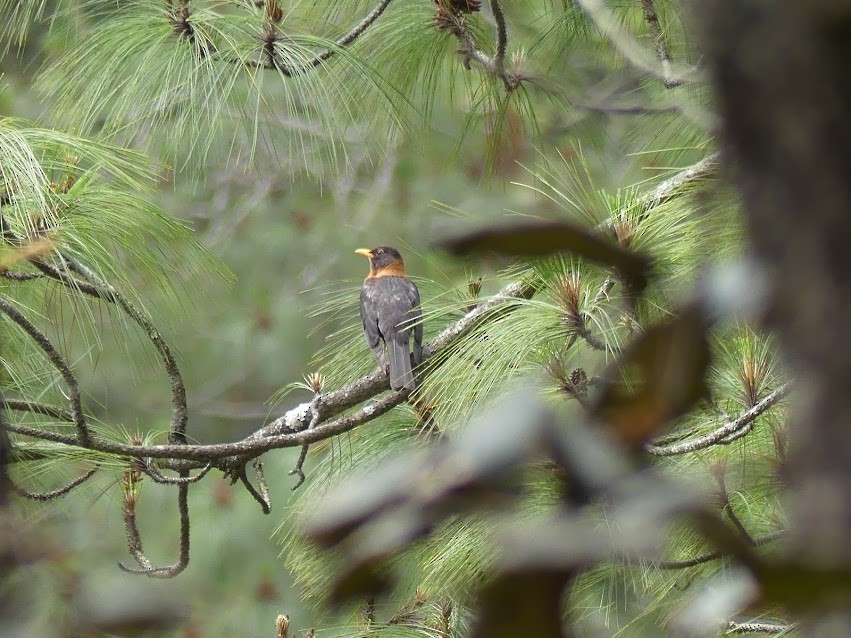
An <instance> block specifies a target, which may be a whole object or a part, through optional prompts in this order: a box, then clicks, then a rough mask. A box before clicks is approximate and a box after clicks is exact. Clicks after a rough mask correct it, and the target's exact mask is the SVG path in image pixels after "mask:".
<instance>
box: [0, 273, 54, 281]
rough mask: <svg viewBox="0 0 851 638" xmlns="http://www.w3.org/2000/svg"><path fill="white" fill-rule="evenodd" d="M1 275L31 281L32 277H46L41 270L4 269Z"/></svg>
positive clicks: (14, 279) (13, 279)
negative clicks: (13, 270)
mask: <svg viewBox="0 0 851 638" xmlns="http://www.w3.org/2000/svg"><path fill="white" fill-rule="evenodd" d="M0 275H2V276H3V277H5V278H6V279H11V280H12V281H29V280H30V279H39V278H41V277H44V275H43V274H42V273H40V272H12V271H11V270H4V271H3V272H2V273H0Z"/></svg>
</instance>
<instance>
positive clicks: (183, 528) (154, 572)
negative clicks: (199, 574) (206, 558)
mask: <svg viewBox="0 0 851 638" xmlns="http://www.w3.org/2000/svg"><path fill="white" fill-rule="evenodd" d="M188 494H189V486H188V485H186V484H185V483H184V484H181V485H179V486H178V488H177V509H178V511H179V512H180V554H179V556H178V560H177V562H176V563H175V564H174V565H169V566H168V567H154V565H153V564H152V563H151V561H150V560H148V558H147V557H146V556H145V554H144V552H143V551H142V537H141V535H140V534H139V528H138V526H137V525H136V509H135V503H133V506H132V508H129V507H127V504H126V501H125V508H124V526H125V529H126V531H127V541H128V548H129V549H130V553H131V554H133V558H135V559H136V562H137V563H139V565H141V566H142V569H133V568H131V567H127V566H126V565H124V564H122V563H118V567H119V568H121V570H122V571H125V572H127V573H128V574H138V575H144V576H149V577H151V578H163V579H165V578H174V577H175V576H177V575H178V574H180V573H181V572H182V571H183V570H184V569H186V566H187V565H188V564H189V502H188V499H187V495H188Z"/></svg>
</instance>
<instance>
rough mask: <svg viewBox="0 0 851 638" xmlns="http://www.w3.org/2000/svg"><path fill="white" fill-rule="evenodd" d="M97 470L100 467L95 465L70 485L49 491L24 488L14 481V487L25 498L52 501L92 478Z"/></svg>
mask: <svg viewBox="0 0 851 638" xmlns="http://www.w3.org/2000/svg"><path fill="white" fill-rule="evenodd" d="M97 471H98V468H96V467H93V468H92V469H90V470H88V471H87V472H85V473H83V474H81V475H80V476H78V477H77V478H75V479H74V480H73V481H71V482H70V483H68V485H66V486H64V487H60V488H59V489H55V490H51V491H49V492H31V491H29V490H27V489H24V488H23V487H21V486H20V485H16V484H15V483H12V489H13V490H14V491H15V493H17V494H18V495H20V496H23V497H24V498H28V499H31V500H33V501H50V500H52V499H54V498H58V497H60V496H65V494H68V492H70V491H71V490H73V489H74V488H75V487H77V486H79V485H82V484H83V483H85V482H86V481H88V480H89V479H90V478H92V476H94V474H95V472H97Z"/></svg>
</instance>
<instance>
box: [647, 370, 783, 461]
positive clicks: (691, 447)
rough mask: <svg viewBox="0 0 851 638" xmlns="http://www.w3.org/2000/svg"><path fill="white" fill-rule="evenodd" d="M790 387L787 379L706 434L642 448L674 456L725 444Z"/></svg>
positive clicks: (751, 425)
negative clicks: (754, 403)
mask: <svg viewBox="0 0 851 638" xmlns="http://www.w3.org/2000/svg"><path fill="white" fill-rule="evenodd" d="M791 389H792V382H791V381H788V382H786V383H784V384H783V385H781V386H780V387H779V388H777V389H776V390H775V391H774V392H772V393H771V394H769V395H768V396H767V397H765V398H764V399H763V400H762V401H760V402H759V403H757V404H756V405H754V406H753V407H752V408H751V409H750V410H747V411H746V412H744V413H742V414H741V415H740V416H739V417H738V418H736V419H733V420H732V421H727V422H726V423H724V425H722V426H721V427H719V428H716V429H715V430H713V431H712V432H709V433H708V434H704V435H703V436H699V437H697V438H695V439H692V440H690V441H685V442H683V443H677V444H673V445H655V444H653V443H647V444H646V445H645V446H644V450H645V451H646V452H649V453H650V454H653V455H654V456H676V455H678V454H688V453H689V452H695V451H697V450H703V449H706V448H708V447H711V446H713V445H726V444H727V443H730V442H731V441H735V440H736V439H738V438H740V437H741V436H744V434H747V433H748V432H750V430H751V429H752V428H753V422H754V421H755V420H756V418H757V417H758V416H760V415H761V414H762V413H763V412H765V411H766V410H768V409H769V408H771V407H773V406H774V405H775V404H776V403H777V402H778V401H780V400H781V399H783V398H784V397H785V396H786V395H787V394H789V391H790V390H791Z"/></svg>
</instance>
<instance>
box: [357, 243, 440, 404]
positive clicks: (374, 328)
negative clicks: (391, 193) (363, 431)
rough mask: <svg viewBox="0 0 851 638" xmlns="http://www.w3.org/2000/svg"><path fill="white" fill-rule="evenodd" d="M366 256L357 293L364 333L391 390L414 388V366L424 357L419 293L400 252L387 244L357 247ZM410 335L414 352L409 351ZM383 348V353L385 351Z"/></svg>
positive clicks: (358, 251) (358, 252) (360, 253)
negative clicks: (365, 270)
mask: <svg viewBox="0 0 851 638" xmlns="http://www.w3.org/2000/svg"><path fill="white" fill-rule="evenodd" d="M355 254H357V255H361V256H363V257H366V258H367V259H369V275H368V276H367V278H366V279H364V282H363V287H362V288H361V293H360V316H361V321H362V322H363V334H364V337H366V343H367V344H368V345H369V347H370V349H371V350H372V352H373V354H374V355H375V359H376V360H377V361H378V366H379V368H381V369H382V370H384V371H385V373H386V374H387V375H388V376H389V377H390V387H391V388H393V389H394V390H401V389H402V388H405V389H406V390H413V389H414V388H415V387H416V380H415V378H414V373H413V368H412V363H413V366H417V365H419V364H420V362H421V361H422V357H423V347H422V344H423V325H422V309H421V308H420V292H419V290H417V286H416V284H415V283H414V282H413V281H411V280H410V279H408V275H407V273H406V272H405V262H404V261H403V260H402V255H401V254H399V251H398V250H396V249H395V248H392V247H390V246H379V247H378V248H372V249H366V248H358V249H357V250H356V251H355ZM411 336H413V338H414V339H413V352H411V343H410V340H411ZM385 348H386V351H387V352H386V353H385Z"/></svg>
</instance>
